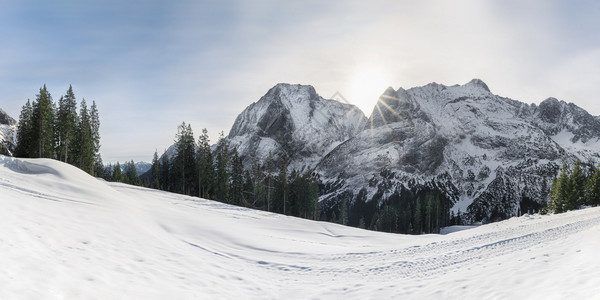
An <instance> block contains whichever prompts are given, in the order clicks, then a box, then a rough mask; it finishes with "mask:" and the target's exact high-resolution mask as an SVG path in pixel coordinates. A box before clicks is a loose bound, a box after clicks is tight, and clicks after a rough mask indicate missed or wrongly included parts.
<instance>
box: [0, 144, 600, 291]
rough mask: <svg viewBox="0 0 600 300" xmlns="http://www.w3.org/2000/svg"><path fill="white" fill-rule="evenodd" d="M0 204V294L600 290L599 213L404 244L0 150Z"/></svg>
mask: <svg viewBox="0 0 600 300" xmlns="http://www.w3.org/2000/svg"><path fill="white" fill-rule="evenodd" d="M0 199H1V201H0V204H1V205H2V209H0V220H2V221H3V224H6V225H5V226H3V227H2V230H0V241H2V242H1V243H0V247H1V248H0V249H2V255H0V265H2V272H0V283H1V284H2V288H1V289H0V299H46V298H66V299H92V298H93V299H96V298H97V299H321V298H322V299H347V300H349V299H365V298H366V299H454V298H460V299H488V298H499V299H520V298H523V297H524V296H525V298H527V297H528V296H532V298H541V299H552V298H556V297H558V298H575V299H595V298H597V296H598V286H600V256H598V254H597V253H598V249H599V248H600V239H598V235H599V234H600V208H598V207H595V208H587V209H582V210H577V211H571V212H568V213H564V214H556V215H545V216H541V215H525V216H522V217H520V218H512V219H510V220H506V221H503V222H499V223H495V224H489V225H482V226H478V227H475V228H471V229H468V230H463V231H461V232H456V233H450V234H447V235H434V234H431V235H423V236H409V235H399V234H389V233H383V232H374V231H367V230H362V229H358V228H351V227H346V226H341V225H339V224H332V223H327V222H316V221H310V220H304V219H299V218H293V217H289V216H283V215H278V214H272V213H267V212H264V211H256V210H251V209H247V208H241V207H235V206H231V205H227V204H224V203H219V202H215V201H210V200H204V199H200V198H195V197H188V196H183V195H179V194H172V193H168V192H163V191H156V190H150V189H146V188H142V187H136V186H131V185H127V184H122V183H114V182H105V181H102V180H97V179H96V178H94V177H92V176H90V175H88V174H87V173H85V172H83V171H81V170H79V169H77V168H75V167H73V166H71V165H67V164H65V163H62V162H59V161H56V160H50V159H18V158H10V157H5V156H1V155H0ZM448 229H455V228H448ZM444 231H446V230H444ZM448 231H451V230H448ZM49 295H50V296H49ZM457 295H459V296H457Z"/></svg>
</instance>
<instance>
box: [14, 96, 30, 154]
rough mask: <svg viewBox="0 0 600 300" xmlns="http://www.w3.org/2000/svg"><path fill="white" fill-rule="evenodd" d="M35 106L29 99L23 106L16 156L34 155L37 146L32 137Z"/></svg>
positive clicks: (18, 128) (18, 129)
mask: <svg viewBox="0 0 600 300" xmlns="http://www.w3.org/2000/svg"><path fill="white" fill-rule="evenodd" d="M32 118H33V107H32V106H31V103H30V102H29V100H27V103H25V105H24V106H23V109H22V110H21V115H20V116H19V125H18V126H17V146H16V149H15V156H17V157H32V156H33V153H34V151H35V150H34V149H35V146H34V144H33V139H32V136H33V134H32V131H33V124H32Z"/></svg>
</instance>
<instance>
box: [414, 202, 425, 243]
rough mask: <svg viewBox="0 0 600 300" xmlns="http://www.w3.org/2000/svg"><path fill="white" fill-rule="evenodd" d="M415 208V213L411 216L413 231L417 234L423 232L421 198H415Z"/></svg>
mask: <svg viewBox="0 0 600 300" xmlns="http://www.w3.org/2000/svg"><path fill="white" fill-rule="evenodd" d="M416 202H417V203H416V208H415V215H414V216H413V218H414V221H413V224H414V231H415V232H416V233H417V234H420V233H422V232H423V211H422V209H421V198H417V201H416Z"/></svg>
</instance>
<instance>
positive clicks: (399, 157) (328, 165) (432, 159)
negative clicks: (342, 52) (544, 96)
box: [316, 79, 600, 221]
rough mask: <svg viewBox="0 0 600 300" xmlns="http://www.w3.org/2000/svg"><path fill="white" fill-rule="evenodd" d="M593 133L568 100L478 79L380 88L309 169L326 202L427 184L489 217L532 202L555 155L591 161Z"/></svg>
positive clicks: (543, 193)
mask: <svg viewBox="0 0 600 300" xmlns="http://www.w3.org/2000/svg"><path fill="white" fill-rule="evenodd" d="M599 140H600V123H599V122H598V118H597V117H593V116H591V115H589V114H588V113H587V112H586V111H585V110H583V109H581V108H579V107H577V106H576V105H574V104H567V103H565V102H561V101H558V100H556V99H548V100H546V101H544V102H542V103H541V104H540V105H539V106H536V105H527V104H525V103H522V102H519V101H515V100H511V99H508V98H504V97H500V96H497V95H494V94H492V93H491V92H490V90H489V88H488V87H487V85H486V84H485V83H483V82H482V81H481V80H477V79H475V80H472V81H471V82H469V83H467V84H465V85H455V86H444V85H440V84H435V83H432V84H429V85H426V86H423V87H417V88H412V89H409V90H404V89H402V88H400V89H398V90H393V89H391V88H389V89H388V90H386V91H385V92H384V94H383V95H382V96H381V97H380V98H379V101H378V102H377V104H376V106H375V108H374V110H373V113H372V114H371V117H370V118H369V120H368V122H367V126H366V127H365V129H364V130H363V131H362V132H360V133H359V134H358V135H356V136H355V137H353V138H351V139H349V140H348V141H345V142H344V143H342V144H340V145H339V146H338V147H336V148H335V149H334V150H332V151H331V152H330V153H328V154H327V155H326V156H325V157H324V158H323V159H322V160H321V161H320V162H319V164H318V166H317V168H316V173H317V174H318V175H319V177H320V180H321V181H322V182H323V186H324V187H325V189H324V193H325V195H324V196H323V197H322V201H324V203H325V204H327V203H328V202H329V203H330V204H331V203H335V202H336V201H338V202H339V201H341V200H342V199H340V197H343V198H345V199H343V200H344V201H350V203H351V202H352V201H355V200H356V197H357V196H358V195H359V194H361V197H363V198H364V197H365V192H366V199H367V201H368V200H370V199H371V200H373V199H374V200H376V201H377V200H378V199H382V198H385V197H388V196H390V195H392V194H393V193H398V192H402V191H406V190H411V191H418V190H421V189H431V188H435V189H438V190H440V191H442V193H443V194H444V195H445V196H446V197H447V198H448V199H450V200H451V201H452V203H453V205H454V207H453V210H454V211H459V210H460V211H461V212H463V213H465V212H466V213H467V216H468V218H470V220H471V221H490V220H496V219H502V218H508V217H510V216H513V215H516V214H517V213H518V212H519V211H522V210H528V209H535V208H539V206H541V205H543V204H544V203H545V202H546V201H547V198H548V193H549V189H550V186H551V180H552V178H553V176H555V175H556V174H557V172H558V171H559V168H560V166H561V165H562V162H563V161H574V160H575V159H576V158H579V159H581V160H582V161H583V162H585V163H589V164H597V163H598V162H600V156H599V154H600V147H599V146H600V142H599ZM361 190H363V191H362V192H360V191H361ZM340 195H343V196H340ZM524 202H526V203H527V205H525V206H524V205H523V203H524ZM524 212H526V211H524Z"/></svg>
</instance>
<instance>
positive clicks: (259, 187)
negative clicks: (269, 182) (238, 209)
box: [251, 153, 267, 209]
mask: <svg viewBox="0 0 600 300" xmlns="http://www.w3.org/2000/svg"><path fill="white" fill-rule="evenodd" d="M251 171H252V173H251V176H252V188H253V191H252V205H251V206H252V207H255V208H259V209H267V204H266V200H265V199H266V196H265V195H266V194H265V188H264V181H265V180H264V178H265V173H264V170H263V166H262V165H261V163H260V161H259V160H258V155H257V154H256V153H255V154H254V155H253V157H252V169H251Z"/></svg>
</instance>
